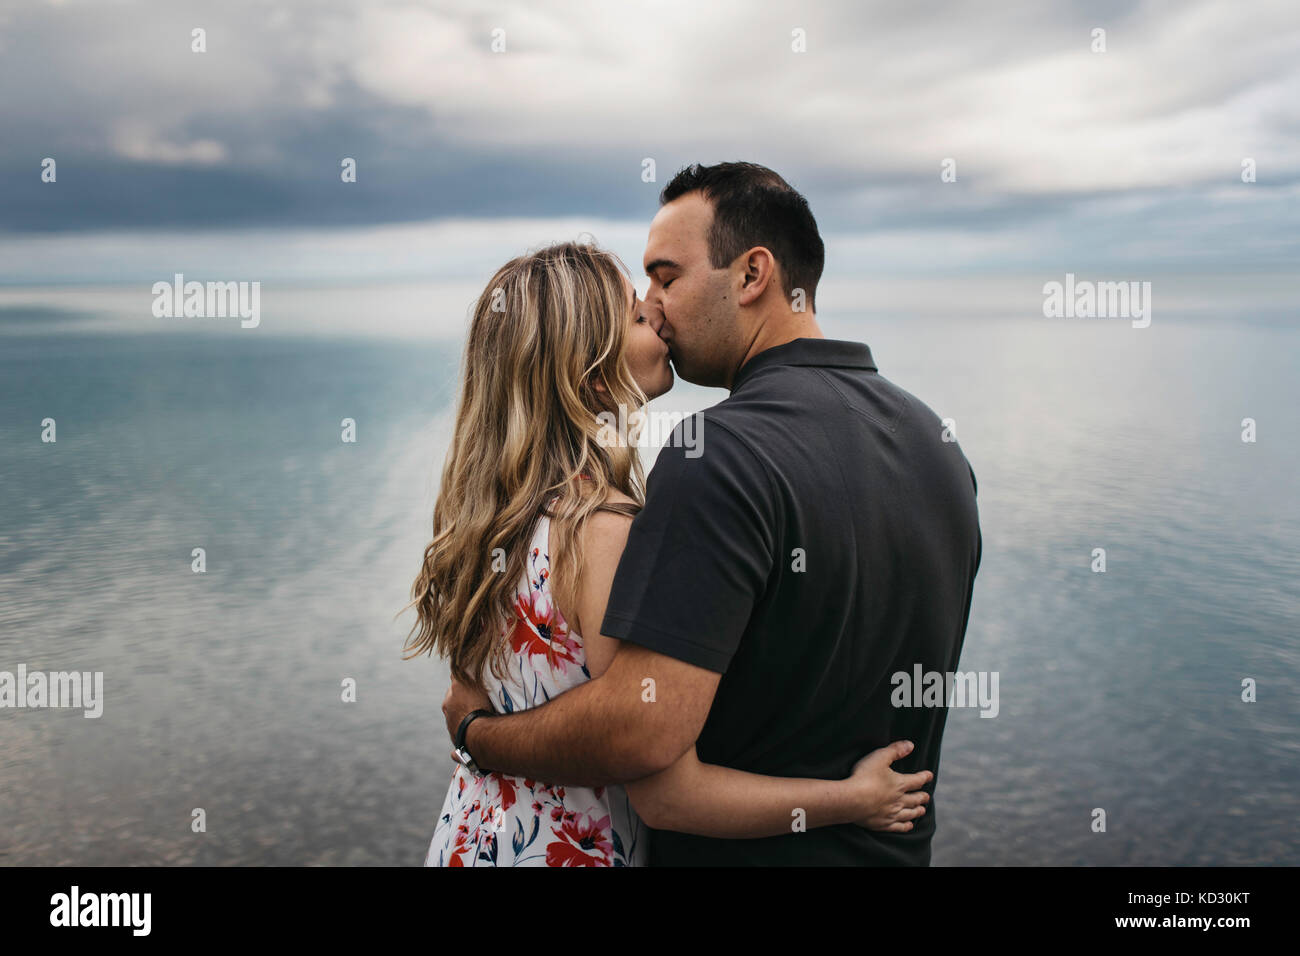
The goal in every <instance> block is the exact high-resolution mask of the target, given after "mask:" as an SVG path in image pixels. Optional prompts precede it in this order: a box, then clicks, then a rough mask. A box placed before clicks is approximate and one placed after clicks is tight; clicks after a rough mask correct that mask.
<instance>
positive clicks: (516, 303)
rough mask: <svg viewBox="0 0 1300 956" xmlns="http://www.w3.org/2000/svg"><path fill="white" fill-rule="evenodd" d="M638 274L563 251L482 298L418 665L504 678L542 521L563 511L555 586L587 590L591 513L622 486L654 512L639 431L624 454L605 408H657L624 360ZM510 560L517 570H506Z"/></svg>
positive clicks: (468, 350)
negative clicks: (629, 282)
mask: <svg viewBox="0 0 1300 956" xmlns="http://www.w3.org/2000/svg"><path fill="white" fill-rule="evenodd" d="M624 275H626V272H625V271H624V267H623V264H622V263H621V262H620V261H619V259H618V258H617V257H616V256H614V255H613V254H611V253H609V252H606V251H604V250H602V249H600V248H598V247H597V246H595V245H594V244H586V243H579V242H563V243H557V244H554V245H551V246H547V247H545V248H543V249H541V250H539V251H536V252H532V253H529V254H527V255H523V256H520V257H518V258H516V259H512V260H511V261H510V262H507V263H506V264H505V265H504V266H502V267H501V268H500V269H499V270H497V273H496V275H494V276H493V277H492V279H491V281H490V282H488V284H487V287H486V288H485V289H484V290H483V294H482V295H480V296H479V299H478V302H477V304H476V305H475V306H474V317H473V320H472V321H471V324H470V329H469V338H468V341H467V343H466V346H465V359H464V368H463V376H464V385H463V389H462V392H461V397H460V405H459V407H458V409H457V412H456V428H455V434H454V435H453V436H452V442H451V448H450V450H449V452H448V454H447V460H446V464H445V465H444V467H443V472H442V484H441V487H440V488H439V491H438V499H437V503H436V504H435V506H434V510H433V541H432V542H431V543H430V544H429V546H428V547H427V548H425V552H424V563H423V565H422V567H421V568H420V573H419V575H418V576H417V577H416V579H415V583H414V585H412V588H411V597H412V601H411V604H414V605H415V606H416V608H417V613H418V615H419V619H418V620H417V621H416V624H415V625H414V626H413V627H412V630H411V634H409V635H408V637H407V642H406V646H405V648H404V651H407V652H409V653H407V654H406V657H407V658H409V657H413V656H415V655H418V654H421V653H424V652H426V651H427V652H429V653H430V654H432V653H433V652H435V651H436V652H437V653H438V654H439V655H440V656H442V657H445V658H447V659H448V660H449V661H450V663H451V673H452V676H453V677H454V678H455V679H456V680H457V681H460V682H461V683H463V684H466V685H468V686H471V687H475V688H479V689H483V687H484V683H483V676H484V668H485V665H487V666H490V667H491V668H492V672H493V673H494V674H496V675H497V676H498V677H501V676H503V668H504V665H505V661H506V654H507V650H508V641H507V640H505V637H504V635H505V633H506V632H505V628H506V627H507V626H508V625H509V624H510V623H511V622H512V621H513V620H514V618H515V616H516V611H515V608H514V599H515V586H516V584H517V582H518V580H519V578H520V575H521V574H522V573H523V570H524V567H525V558H526V555H525V552H526V551H527V546H528V542H529V540H530V539H531V536H532V532H533V530H534V527H535V524H536V521H537V519H538V517H539V516H540V515H541V514H542V513H543V511H544V510H546V513H548V514H550V515H551V517H552V519H553V529H554V537H553V539H552V547H553V551H554V553H553V554H552V555H551V557H552V559H553V560H552V565H553V566H558V565H559V564H560V563H561V562H562V563H563V567H562V569H561V572H560V573H559V574H557V575H555V578H556V580H555V581H553V582H552V583H553V584H554V585H556V586H561V585H563V592H564V594H574V593H576V587H575V584H576V582H577V581H578V580H580V575H581V574H582V555H581V553H580V549H579V548H578V547H577V546H576V545H577V542H578V540H579V534H580V531H581V528H582V525H583V523H584V522H585V521H586V519H587V517H588V516H589V515H590V514H591V513H592V512H593V511H595V510H596V509H597V508H599V507H601V506H602V505H603V503H604V501H605V497H606V495H607V494H608V492H609V491H610V489H617V490H618V491H621V492H622V493H623V494H625V495H628V496H629V497H631V498H632V499H633V500H634V501H635V502H637V503H638V506H639V504H640V503H642V502H644V500H645V491H644V487H645V479H644V475H643V472H642V466H641V459H640V457H639V455H638V453H637V449H636V447H635V435H633V436H631V438H630V439H629V440H628V441H625V442H620V443H618V446H617V447H606V446H610V445H613V443H611V442H608V441H607V442H604V443H601V442H599V441H598V440H597V436H598V434H600V432H601V427H602V426H601V423H600V422H598V421H597V418H596V416H597V415H598V414H599V413H600V412H602V411H613V412H615V413H617V409H618V407H619V406H620V405H622V406H623V407H625V408H626V409H627V410H628V412H629V414H630V413H631V411H633V410H634V409H638V408H640V407H641V406H642V405H644V404H645V402H646V396H645V394H644V393H643V392H642V391H641V389H640V388H639V387H638V386H637V383H636V381H635V380H634V379H633V378H632V375H631V373H630V371H629V369H628V364H627V361H626V357H625V354H624V347H625V342H626V337H627V317H628V310H629V308H630V307H631V301H630V297H629V295H628V293H627V286H626V285H625V284H624V283H623V280H622V276H624ZM597 380H599V381H602V382H603V383H604V385H605V392H603V393H601V392H598V391H596V390H595V389H594V388H593V384H594V383H595V382H596V381H597ZM557 495H558V496H559V502H558V505H557V506H556V508H555V510H554V512H552V511H550V510H547V509H548V508H549V506H550V504H551V502H552V499H553V498H554V497H555V496H557ZM498 549H500V550H498ZM502 555H503V556H504V558H503V560H504V564H505V570H504V573H503V572H502V571H501V570H500V565H501V560H497V561H496V562H494V556H496V557H497V558H498V559H500V558H501V556H502ZM557 556H558V558H559V560H558V561H556V560H554V559H555V558H557ZM494 563H495V564H496V567H495V568H494ZM411 604H408V605H407V607H408V608H409V607H410V606H411ZM566 606H568V607H570V608H571V607H572V605H571V604H566ZM589 623H590V622H589ZM595 623H596V624H597V626H598V625H599V623H600V622H595Z"/></svg>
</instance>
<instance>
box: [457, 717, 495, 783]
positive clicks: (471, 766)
mask: <svg viewBox="0 0 1300 956" xmlns="http://www.w3.org/2000/svg"><path fill="white" fill-rule="evenodd" d="M495 716H496V715H495V714H494V713H493V712H492V711H490V710H471V711H470V712H469V713H468V714H466V715H465V719H464V720H462V721H461V722H460V727H458V728H457V729H456V752H455V755H454V756H455V757H456V759H457V760H459V761H460V762H461V763H462V764H464V765H465V769H466V770H468V771H469V772H470V773H472V774H476V775H477V776H480V777H481V776H483V775H484V774H487V773H491V771H490V770H484V769H483V768H481V767H480V766H479V765H478V764H476V763H475V762H474V758H473V757H471V756H470V753H469V749H468V748H467V747H466V746H465V734H466V732H467V731H468V730H469V725H470V724H471V723H473V721H474V718H475V717H495Z"/></svg>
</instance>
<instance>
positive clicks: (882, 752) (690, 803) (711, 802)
mask: <svg viewBox="0 0 1300 956" xmlns="http://www.w3.org/2000/svg"><path fill="white" fill-rule="evenodd" d="M911 750H912V745H911V743H909V742H905V741H898V742H895V743H892V744H890V745H889V746H888V747H882V748H880V749H879V750H875V751H872V752H871V753H870V754H868V755H867V756H866V757H864V758H863V759H862V760H860V761H858V763H857V764H855V765H854V767H853V773H852V775H851V776H849V777H847V778H845V779H844V780H818V779H812V778H804V777H768V776H765V775H763V774H757V773H746V772H744V771H742V770H733V769H731V768H730V767H719V766H715V765H714V764H707V763H700V760H699V757H698V756H697V755H696V753H695V748H694V747H692V748H691V749H690V750H688V751H687V752H686V753H685V754H683V755H682V758H681V759H680V760H678V761H677V763H675V764H673V765H672V766H671V767H669V768H668V769H667V770H664V771H662V772H661V773H657V774H654V775H653V776H650V777H645V778H643V779H641V780H636V781H633V782H632V783H629V784H627V785H626V789H627V794H628V797H629V798H631V800H632V806H633V808H634V809H635V810H636V812H637V815H638V816H639V817H641V819H642V820H643V821H645V823H646V825H647V826H649V827H651V828H653V829H656V830H675V831H677V832H678V833H693V834H696V835H698V836H710V837H720V838H723V839H744V838H752V837H766V836H782V835H784V834H786V833H791V832H795V831H796V830H797V829H811V828H813V827H824V826H831V825H833V824H838V823H856V824H858V825H859V826H863V827H867V828H869V829H872V830H888V831H890V832H894V833H905V832H907V831H908V830H910V829H912V826H913V823H912V821H913V820H915V819H917V818H918V817H920V816H921V815H922V814H924V813H925V806H924V804H925V803H926V802H927V801H928V800H929V799H930V797H929V794H927V793H925V792H924V791H922V790H920V787H922V786H924V785H925V784H926V783H928V782H929V781H930V780H931V779H933V776H934V775H933V774H931V773H930V772H929V771H928V770H926V771H922V772H920V773H915V774H899V773H895V772H894V771H893V770H891V769H890V766H889V765H890V763H892V762H893V761H894V760H898V759H899V758H901V757H903V756H905V755H906V754H908V753H910V752H911ZM801 810H802V811H803V812H802V813H800V812H799V811H801ZM796 824H798V826H796Z"/></svg>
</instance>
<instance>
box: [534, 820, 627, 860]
mask: <svg viewBox="0 0 1300 956" xmlns="http://www.w3.org/2000/svg"><path fill="white" fill-rule="evenodd" d="M565 816H566V817H568V816H571V814H565ZM551 832H552V833H554V834H555V835H556V836H557V837H559V838H560V839H558V840H557V841H556V842H554V843H552V844H551V845H550V846H548V847H547V848H546V865H547V866H612V865H613V860H614V844H613V841H612V840H611V837H610V834H611V831H610V826H609V817H608V816H603V817H601V818H600V819H599V820H595V819H593V818H592V817H590V816H589V817H587V818H586V819H585V820H583V821H581V822H579V821H577V820H574V821H572V822H566V823H565V824H564V825H563V826H562V827H560V828H559V829H558V830H557V829H552V830H551Z"/></svg>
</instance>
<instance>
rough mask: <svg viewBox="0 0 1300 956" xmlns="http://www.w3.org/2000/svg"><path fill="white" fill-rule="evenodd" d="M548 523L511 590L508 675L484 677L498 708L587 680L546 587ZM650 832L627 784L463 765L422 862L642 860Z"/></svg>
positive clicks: (520, 706)
mask: <svg viewBox="0 0 1300 956" xmlns="http://www.w3.org/2000/svg"><path fill="white" fill-rule="evenodd" d="M550 527H551V522H550V519H549V518H548V517H547V516H546V515H542V516H541V518H540V519H539V520H538V522H537V527H536V530H534V532H533V538H532V541H531V542H530V543H529V546H528V557H527V560H526V562H525V567H524V573H523V576H522V577H521V578H520V581H519V583H518V585H517V586H516V588H515V621H514V622H513V625H512V626H511V628H510V633H509V635H508V640H509V641H510V648H511V652H512V653H511V655H510V656H509V659H508V660H509V666H508V668H507V676H506V679H505V680H504V681H502V680H499V679H498V678H497V677H496V676H495V675H494V674H492V673H491V672H490V670H489V672H488V673H487V674H486V676H485V682H486V684H487V691H488V696H490V697H491V698H492V707H493V709H494V710H495V711H496V712H497V713H504V714H508V713H512V712H513V711H516V710H526V709H527V708H529V707H536V706H538V705H539V704H544V703H546V702H547V701H548V700H550V699H551V698H552V697H555V696H556V695H557V694H561V693H563V692H564V691H566V690H569V689H570V688H573V687H577V686H578V685H579V684H581V683H583V682H584V681H587V680H590V679H591V674H590V672H589V671H588V670H587V655H586V652H585V650H584V649H583V644H582V637H581V636H580V635H579V634H578V633H577V632H576V631H572V630H570V629H569V626H568V624H567V623H566V622H565V620H564V617H563V616H562V615H561V614H560V611H559V608H558V607H556V605H555V602H554V599H553V596H552V594H551V587H550V576H551V570H550V556H549V555H548V553H547V552H548V550H549V545H548V540H549V536H550ZM649 836H650V831H649V829H648V828H647V827H646V826H645V824H643V823H642V822H641V820H640V818H639V817H637V815H636V812H635V811H634V810H633V809H632V804H631V802H630V801H629V800H628V797H627V793H626V792H625V791H624V789H623V788H622V787H621V786H609V787H596V788H594V789H593V788H589V787H565V786H556V785H551V784H547V783H542V782H540V781H537V780H529V779H526V778H523V777H512V776H509V775H507V774H501V773H490V774H487V775H486V776H482V777H479V776H475V775H474V774H472V773H470V772H469V771H468V770H466V769H465V768H464V767H463V766H461V765H460V764H456V771H455V773H454V774H453V775H452V778H451V785H450V786H449V787H448V788H447V798H446V800H445V801H444V802H443V805H442V813H441V814H440V815H439V817H438V825H437V827H436V828H435V830H434V834H433V840H432V841H431V842H430V844H429V852H428V854H427V855H426V856H425V860H424V864H425V866H645V865H646V863H647V860H648V857H649V844H648V840H649Z"/></svg>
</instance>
